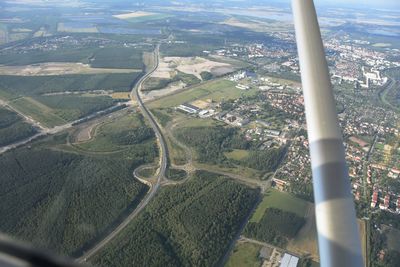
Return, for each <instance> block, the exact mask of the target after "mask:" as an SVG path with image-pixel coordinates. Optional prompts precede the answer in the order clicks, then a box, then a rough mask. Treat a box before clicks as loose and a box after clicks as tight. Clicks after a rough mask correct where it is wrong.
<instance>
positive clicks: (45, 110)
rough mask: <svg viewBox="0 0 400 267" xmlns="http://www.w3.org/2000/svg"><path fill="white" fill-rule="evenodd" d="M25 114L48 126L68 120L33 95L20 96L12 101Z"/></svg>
mask: <svg viewBox="0 0 400 267" xmlns="http://www.w3.org/2000/svg"><path fill="white" fill-rule="evenodd" d="M10 105H12V106H13V107H14V108H16V109H17V110H18V111H20V112H22V113H23V114H25V115H27V116H30V117H32V118H33V119H34V120H36V121H39V122H40V123H41V124H43V125H44V126H46V127H54V126H57V125H61V124H64V123H66V122H67V121H66V120H64V119H63V118H61V117H60V116H58V115H56V112H55V110H53V109H51V108H49V107H47V106H45V105H43V104H42V103H40V102H38V101H36V100H34V99H33V98H31V97H23V98H18V99H17V100H14V101H12V102H11V103H10Z"/></svg>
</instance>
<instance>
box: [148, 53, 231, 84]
mask: <svg viewBox="0 0 400 267" xmlns="http://www.w3.org/2000/svg"><path fill="white" fill-rule="evenodd" d="M176 70H179V71H181V72H184V73H186V74H192V75H194V76H196V77H197V78H199V79H200V80H201V76H200V73H201V72H203V71H208V72H211V73H213V74H216V75H223V74H225V73H228V72H232V71H233V68H232V66H231V65H230V64H228V63H222V62H217V61H212V60H208V59H205V58H202V57H164V58H163V59H162V60H161V61H160V63H159V67H158V69H157V71H156V72H155V73H153V75H152V77H156V78H166V79H169V78H172V75H173V74H174V73H175V72H176Z"/></svg>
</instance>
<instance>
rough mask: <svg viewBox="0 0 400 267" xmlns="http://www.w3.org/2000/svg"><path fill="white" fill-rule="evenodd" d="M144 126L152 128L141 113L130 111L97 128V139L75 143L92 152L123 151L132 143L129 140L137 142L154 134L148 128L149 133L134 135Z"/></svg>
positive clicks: (80, 147)
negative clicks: (145, 124) (145, 122)
mask: <svg viewBox="0 0 400 267" xmlns="http://www.w3.org/2000/svg"><path fill="white" fill-rule="evenodd" d="M143 127H146V128H145V129H150V128H148V127H147V126H144V123H143V118H142V116H141V115H140V114H134V113H130V114H127V115H125V116H123V117H118V118H115V119H111V120H109V121H107V122H106V123H104V124H102V125H101V126H100V127H98V128H97V129H96V138H95V139H93V140H89V141H88V142H84V143H79V144H75V147H76V148H78V149H81V150H84V151H90V152H116V151H123V150H126V149H127V148H128V146H129V145H130V144H129V143H128V142H129V141H131V142H132V144H137V143H140V142H144V141H147V140H148V139H150V138H152V137H153V136H154V134H153V132H152V131H151V130H150V131H149V130H148V132H147V133H146V134H147V135H137V136H133V134H134V133H136V131H137V130H139V129H142V128H143ZM126 139H128V140H126ZM127 141H128V142H127ZM154 146H155V144H154Z"/></svg>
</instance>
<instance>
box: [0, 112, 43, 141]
mask: <svg viewBox="0 0 400 267" xmlns="http://www.w3.org/2000/svg"><path fill="white" fill-rule="evenodd" d="M36 133H37V129H36V128H35V127H33V126H32V125H30V124H29V123H26V122H24V121H23V119H22V117H20V116H19V115H18V114H17V113H15V112H13V111H11V110H8V109H5V108H0V146H5V145H8V144H11V143H13V142H16V141H18V140H22V139H25V138H28V137H30V136H32V135H34V134H36Z"/></svg>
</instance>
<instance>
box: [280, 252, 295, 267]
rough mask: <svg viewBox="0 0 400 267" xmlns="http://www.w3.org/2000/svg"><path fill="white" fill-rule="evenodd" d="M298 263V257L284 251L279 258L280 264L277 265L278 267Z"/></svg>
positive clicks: (292, 266)
mask: <svg viewBox="0 0 400 267" xmlns="http://www.w3.org/2000/svg"><path fill="white" fill-rule="evenodd" d="M298 263H299V258H298V257H296V256H293V255H290V254H288V253H285V254H284V255H283V257H282V259H281V265H279V267H297V264H298Z"/></svg>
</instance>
